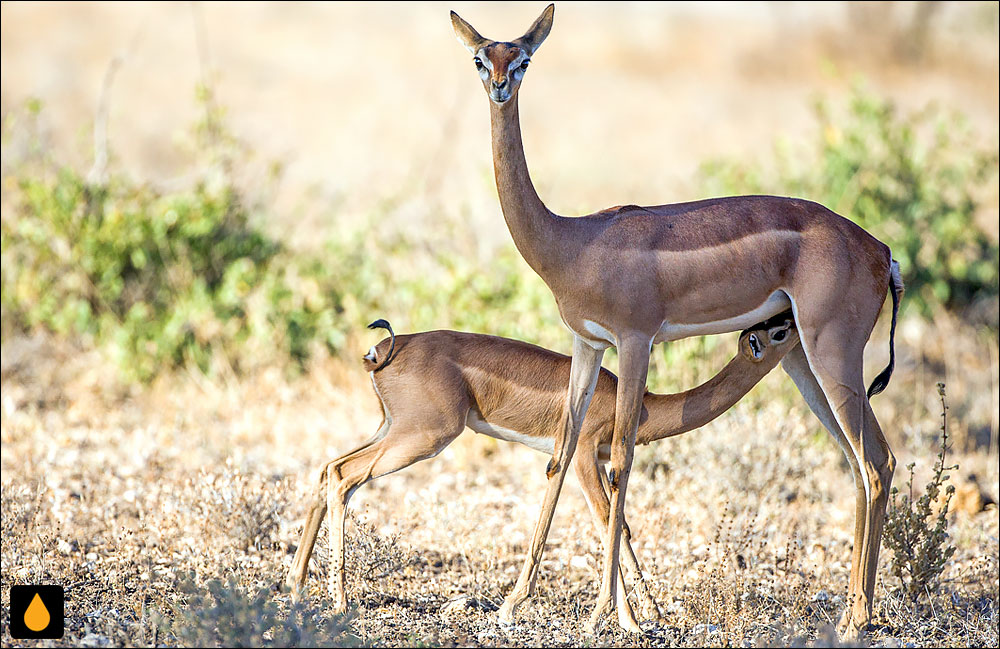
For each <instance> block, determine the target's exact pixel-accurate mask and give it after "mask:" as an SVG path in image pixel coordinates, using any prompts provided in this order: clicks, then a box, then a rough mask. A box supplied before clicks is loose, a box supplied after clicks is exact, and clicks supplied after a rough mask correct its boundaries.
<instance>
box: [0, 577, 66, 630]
mask: <svg viewBox="0 0 1000 649" xmlns="http://www.w3.org/2000/svg"><path fill="white" fill-rule="evenodd" d="M64 597H65V596H64V594H63V587H62V586H11V587H10V637H12V638H16V639H18V640H34V639H47V640H57V639H59V638H61V637H63V601H64Z"/></svg>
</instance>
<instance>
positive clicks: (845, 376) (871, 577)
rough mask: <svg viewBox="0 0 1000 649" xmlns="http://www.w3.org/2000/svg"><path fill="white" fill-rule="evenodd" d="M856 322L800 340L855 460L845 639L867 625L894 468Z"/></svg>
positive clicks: (831, 325)
mask: <svg viewBox="0 0 1000 649" xmlns="http://www.w3.org/2000/svg"><path fill="white" fill-rule="evenodd" d="M856 322H857V321H856V319H851V320H849V319H848V318H846V317H843V318H837V319H833V320H828V321H826V322H824V323H821V324H820V325H819V326H816V323H802V325H801V326H802V327H804V328H805V329H806V330H807V331H810V332H811V334H812V335H806V336H804V337H803V351H804V352H805V356H806V358H807V359H808V360H809V363H808V368H809V369H810V371H811V373H812V375H813V377H814V380H815V382H816V383H817V384H818V385H819V386H820V387H821V388H822V392H823V394H824V396H825V400H826V402H827V404H828V408H829V410H830V411H831V412H832V414H833V416H834V419H835V420H836V423H837V424H838V425H839V430H840V435H841V436H842V438H843V442H841V445H842V446H844V447H845V452H847V453H848V458H849V459H850V457H851V456H852V455H853V457H854V462H853V463H852V470H854V471H855V494H856V519H855V532H854V548H853V551H852V555H851V577H850V580H849V585H848V596H849V599H850V603H849V604H848V607H847V610H845V612H844V616H843V617H842V618H841V621H840V624H839V630H840V632H841V633H842V634H843V635H844V636H845V637H848V638H855V637H857V636H859V635H860V633H861V632H862V631H863V630H864V628H865V627H866V626H867V625H868V623H869V622H870V620H871V613H872V602H873V598H874V592H875V574H876V570H877V567H878V551H879V546H880V543H881V540H882V527H883V524H884V522H885V507H886V502H887V501H888V498H889V487H890V485H891V483H892V475H893V472H894V470H895V465H896V460H895V458H894V457H893V455H892V451H891V450H890V449H889V445H888V444H887V443H886V440H885V436H884V435H883V433H882V429H881V428H880V427H879V425H878V422H877V421H876V420H875V415H874V413H872V410H871V405H870V404H869V403H868V398H867V396H866V395H865V387H864V380H863V375H862V370H863V368H862V359H863V351H864V350H863V346H864V342H865V341H866V340H867V335H863V334H865V333H866V332H865V331H861V330H860V329H859V326H858V325H857V324H856ZM810 325H812V326H810ZM827 416H828V415H827ZM821 419H823V417H821ZM824 423H826V422H824ZM827 427H828V428H830V426H829V425H828V426H827ZM838 441H841V440H840V436H838ZM855 466H856V467H857V468H856V469H855V468H854V467H855Z"/></svg>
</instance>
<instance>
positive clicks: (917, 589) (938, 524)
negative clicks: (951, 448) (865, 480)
mask: <svg viewBox="0 0 1000 649" xmlns="http://www.w3.org/2000/svg"><path fill="white" fill-rule="evenodd" d="M938 394H940V395H941V452H940V453H938V456H937V461H936V462H935V463H934V475H933V476H932V477H931V481H930V482H928V483H927V487H926V488H925V489H924V492H923V493H922V494H920V497H919V498H918V499H917V500H916V501H914V500H913V467H914V465H913V464H912V463H911V464H909V465H908V466H907V467H906V468H907V470H908V471H909V472H910V477H909V479H908V480H907V481H906V488H907V493H906V494H905V495H903V496H901V497H900V496H899V490H898V489H897V488H896V487H893V488H892V490H891V491H890V494H891V496H892V499H891V500H890V502H889V511H888V512H887V514H886V519H885V545H886V547H887V548H889V549H890V550H892V567H891V570H892V574H893V575H894V576H895V577H896V579H898V580H899V581H900V583H901V584H902V586H903V590H904V591H905V592H906V594H907V596H908V597H909V598H910V600H911V601H913V602H916V601H917V600H918V599H920V597H921V596H922V595H924V594H929V593H930V591H931V589H933V588H934V586H935V584H936V582H937V580H938V579H939V578H940V577H941V573H942V572H943V571H944V566H945V564H946V563H947V562H948V560H949V559H950V558H951V557H952V555H953V554H955V547H954V546H953V545H951V544H950V543H949V542H948V516H947V514H948V504H949V503H950V502H951V497H952V494H954V493H955V487H954V485H947V487H945V484H944V483H945V482H947V480H948V475H947V474H945V471H950V470H953V469H957V468H958V466H957V465H956V466H951V467H946V466H945V464H944V459H945V454H946V453H947V452H948V421H947V410H948V406H947V404H946V403H945V391H944V383H938ZM942 495H943V497H942ZM934 506H937V507H938V510H937V512H936V513H935V512H934V511H933V507H934Z"/></svg>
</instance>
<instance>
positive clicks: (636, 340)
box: [588, 334, 650, 631]
mask: <svg viewBox="0 0 1000 649" xmlns="http://www.w3.org/2000/svg"><path fill="white" fill-rule="evenodd" d="M649 349H650V339H649V337H647V336H643V335H637V334H632V335H629V336H622V337H621V339H620V340H619V341H618V354H619V360H618V370H619V377H618V394H617V398H616V401H615V429H614V434H613V435H612V437H611V474H612V475H611V477H610V486H611V516H610V517H609V520H608V531H607V534H606V536H605V538H606V539H607V543H605V545H604V572H603V574H602V575H601V590H600V592H599V593H598V596H597V605H596V607H595V608H594V612H593V613H592V614H591V616H590V621H589V623H588V628H589V629H590V630H591V631H596V630H597V628H598V625H599V623H600V620H601V618H602V617H603V615H604V614H605V613H606V612H608V611H610V609H611V608H612V607H614V602H615V587H616V585H617V577H618V570H619V568H618V550H619V544H620V543H621V536H622V526H623V525H624V522H625V492H626V489H627V487H628V476H629V472H630V471H631V470H632V456H633V454H634V451H635V436H636V432H637V430H638V428H639V416H640V413H641V412H642V397H643V394H645V392H646V374H647V372H648V370H649ZM630 622H631V621H630V620H629V619H628V616H627V613H626V611H622V610H619V611H618V623H619V625H620V626H621V627H622V628H623V629H625V630H629V631H631V630H632V629H631V628H630V627H631V626H632V624H631V623H630Z"/></svg>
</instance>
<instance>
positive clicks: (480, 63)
mask: <svg viewBox="0 0 1000 649" xmlns="http://www.w3.org/2000/svg"><path fill="white" fill-rule="evenodd" d="M472 62H473V63H475V64H476V69H477V70H482V69H483V68H485V67H486V66H485V65H483V60H482V59H481V58H479V57H478V56H477V57H476V58H474V59H472Z"/></svg>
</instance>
